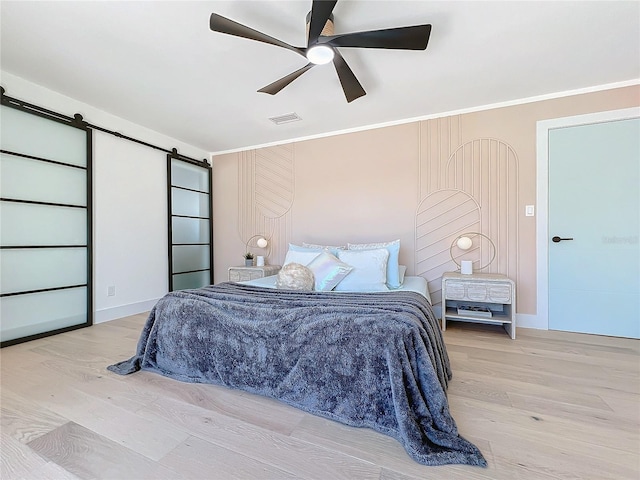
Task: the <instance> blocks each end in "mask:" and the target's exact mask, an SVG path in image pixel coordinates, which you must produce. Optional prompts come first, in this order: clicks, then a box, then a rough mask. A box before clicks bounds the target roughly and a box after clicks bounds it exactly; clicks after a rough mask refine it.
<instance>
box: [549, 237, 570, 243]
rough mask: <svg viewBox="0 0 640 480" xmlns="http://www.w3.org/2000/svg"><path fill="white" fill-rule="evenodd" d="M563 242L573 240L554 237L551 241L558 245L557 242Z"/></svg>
mask: <svg viewBox="0 0 640 480" xmlns="http://www.w3.org/2000/svg"><path fill="white" fill-rule="evenodd" d="M563 240H573V238H560V237H558V236H555V237H553V238H552V239H551V241H552V242H554V243H559V242H561V241H563Z"/></svg>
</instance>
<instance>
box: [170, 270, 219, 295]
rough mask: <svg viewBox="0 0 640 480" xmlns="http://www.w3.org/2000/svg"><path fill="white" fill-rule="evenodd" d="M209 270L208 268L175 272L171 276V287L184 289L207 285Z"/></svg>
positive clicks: (208, 282)
mask: <svg viewBox="0 0 640 480" xmlns="http://www.w3.org/2000/svg"><path fill="white" fill-rule="evenodd" d="M210 275H211V272H209V270H202V271H200V272H192V273H177V274H175V275H174V276H173V289H174V290H184V289H185V288H200V287H202V286H204V285H209V284H210V283H211V282H210V281H209V277H210Z"/></svg>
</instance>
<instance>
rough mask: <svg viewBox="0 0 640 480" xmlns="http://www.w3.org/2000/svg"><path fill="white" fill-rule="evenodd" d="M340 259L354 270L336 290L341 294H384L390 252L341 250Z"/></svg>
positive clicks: (379, 250) (382, 249)
mask: <svg viewBox="0 0 640 480" xmlns="http://www.w3.org/2000/svg"><path fill="white" fill-rule="evenodd" d="M338 258H339V259H340V260H342V261H343V262H344V263H346V264H348V265H351V266H352V267H353V270H352V271H351V273H350V274H349V275H347V276H346V277H345V279H344V280H342V281H341V282H340V283H339V284H338V285H337V286H336V288H335V290H336V291H339V292H384V291H387V290H389V289H388V288H387V285H386V283H387V262H388V261H389V250H387V249H386V248H379V249H375V250H340V251H339V252H338Z"/></svg>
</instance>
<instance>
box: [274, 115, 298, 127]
mask: <svg viewBox="0 0 640 480" xmlns="http://www.w3.org/2000/svg"><path fill="white" fill-rule="evenodd" d="M269 120H271V121H272V122H273V123H275V124H276V125H282V124H283V123H290V122H298V121H300V120H302V118H300V117H299V116H298V114H297V113H295V112H291V113H285V114H284V115H280V116H278V117H270V118H269Z"/></svg>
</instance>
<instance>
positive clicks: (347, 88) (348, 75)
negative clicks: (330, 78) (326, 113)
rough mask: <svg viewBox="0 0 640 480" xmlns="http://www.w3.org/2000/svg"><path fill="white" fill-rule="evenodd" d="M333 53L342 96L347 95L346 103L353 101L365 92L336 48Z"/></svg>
mask: <svg viewBox="0 0 640 480" xmlns="http://www.w3.org/2000/svg"><path fill="white" fill-rule="evenodd" d="M334 52H335V55H334V57H333V65H334V66H335V67H336V72H337V74H338V78H339V79H340V83H341V84H342V91H343V92H344V96H345V97H347V103H351V102H353V101H354V100H355V99H356V98H360V97H362V96H364V95H366V94H367V92H365V91H364V88H362V85H360V82H359V81H358V79H357V78H356V76H355V75H354V73H353V72H352V71H351V69H350V68H349V65H347V62H345V60H344V58H342V55H340V53H339V52H338V51H337V50H334Z"/></svg>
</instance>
